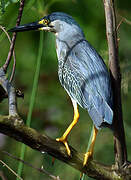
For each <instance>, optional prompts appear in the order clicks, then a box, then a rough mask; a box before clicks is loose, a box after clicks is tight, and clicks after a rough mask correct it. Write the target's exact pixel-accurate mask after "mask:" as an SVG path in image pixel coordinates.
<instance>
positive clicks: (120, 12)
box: [0, 0, 131, 180]
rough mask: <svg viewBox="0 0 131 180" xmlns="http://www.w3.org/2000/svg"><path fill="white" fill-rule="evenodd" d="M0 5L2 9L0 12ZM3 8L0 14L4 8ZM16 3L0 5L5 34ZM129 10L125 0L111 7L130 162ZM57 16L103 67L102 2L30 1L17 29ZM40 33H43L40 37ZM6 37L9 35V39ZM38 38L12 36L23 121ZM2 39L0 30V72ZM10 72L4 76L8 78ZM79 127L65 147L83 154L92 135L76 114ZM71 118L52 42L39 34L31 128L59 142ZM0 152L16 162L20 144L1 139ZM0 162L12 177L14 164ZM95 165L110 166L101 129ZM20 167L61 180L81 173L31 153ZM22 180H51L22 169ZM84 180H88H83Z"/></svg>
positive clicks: (74, 179)
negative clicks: (69, 19) (73, 26)
mask: <svg viewBox="0 0 131 180" xmlns="http://www.w3.org/2000/svg"><path fill="white" fill-rule="evenodd" d="M3 2H4V3H5V5H4V6H3ZM3 7H4V8H3ZM18 9H19V2H17V1H16V0H10V1H2V0H1V2H0V24H1V25H2V26H4V27H5V28H6V29H7V30H8V29H10V28H12V27H14V26H15V24H16V19H17V14H18ZM130 9H131V7H130V6H129V0H125V1H116V14H117V24H119V23H120V22H121V20H123V22H122V23H121V25H120V26H119V28H118V38H119V59H120V66H121V73H122V106H123V119H124V126H125V134H126V141H127V150H128V157H129V159H130V160H131V120H130V117H131V85H130V83H131V60H130V58H131V10H130ZM55 11H60V12H65V13H68V14H70V15H71V16H73V17H74V19H75V20H76V21H77V22H78V23H79V24H80V26H81V28H82V29H83V31H84V33H85V36H86V39H87V40H88V41H89V42H90V43H91V44H92V45H93V46H94V47H95V49H96V50H97V51H98V52H99V54H100V55H101V56H102V57H103V59H104V61H105V63H106V64H107V65H108V47H107V40H106V29H105V16H104V7H103V1H95V0H37V1H35V0H30V1H25V7H24V12H23V16H22V21H21V24H26V23H29V22H33V21H37V20H39V19H40V18H42V17H43V16H44V15H46V14H49V13H51V12H55ZM43 33H44V32H43ZM10 36H12V34H11V33H10ZM39 38H40V33H39V32H38V31H35V32H33V31H30V32H21V33H18V34H17V39H16V44H15V52H16V59H17V66H16V74H15V80H14V84H15V87H16V88H19V89H20V90H21V91H22V92H24V99H18V109H19V114H20V115H21V117H22V118H23V119H24V120H25V121H26V119H27V114H28V110H29V104H30V96H31V92H32V85H33V80H34V74H35V69H36V63H37V62H36V61H37V56H38V47H39ZM9 46H10V45H9V42H8V40H7V37H6V35H5V34H4V33H3V32H2V31H1V30H0V66H2V65H3V63H4V62H5V60H6V57H7V54H8V51H9ZM11 68H12V66H10V68H9V71H8V74H9V75H10V72H11V71H10V70H11ZM79 110H80V121H79V122H78V124H77V125H76V127H74V129H73V130H72V133H71V135H70V136H69V139H68V140H69V143H70V144H71V145H72V146H73V147H74V148H75V149H77V150H78V151H79V152H85V151H86V148H87V144H88V140H89V135H90V133H91V126H92V121H91V119H90V118H89V116H88V113H87V111H85V110H83V109H81V108H79ZM0 114H1V115H7V114H8V101H7V100H4V101H3V102H2V103H1V104H0ZM72 118H73V108H72V104H71V101H70V98H69V96H68V95H67V93H66V92H65V91H64V89H63V88H62V87H61V85H60V83H59V80H58V75H57V57H56V51H55V37H54V35H53V34H52V33H44V38H43V54H42V62H41V69H40V77H39V84H38V90H37V95H36V99H35V106H34V109H33V114H32V121H31V127H32V128H35V129H36V130H37V131H39V132H40V133H45V134H47V135H48V136H50V137H52V138H54V139H55V138H57V137H60V136H61V135H62V134H63V132H64V131H65V129H66V128H67V127H68V125H69V124H70V122H71V121H72ZM0 148H1V149H3V150H6V151H8V152H9V153H11V154H13V155H15V156H17V157H19V156H20V151H21V143H19V142H16V141H15V140H13V139H11V138H9V137H6V136H4V135H2V134H0ZM0 159H2V160H3V161H4V162H5V163H7V164H8V165H9V166H10V167H11V168H12V169H13V170H14V171H16V172H17V167H18V162H17V161H15V160H13V159H11V158H10V157H8V156H6V155H3V154H1V153H0ZM94 159H96V160H97V161H99V162H102V163H105V164H107V165H110V164H112V163H113V162H114V150H113V136H112V132H111V131H110V130H109V129H107V128H106V129H102V130H101V131H100V132H99V134H98V136H97V140H96V145H95V151H94ZM25 161H28V162H30V163H31V164H33V165H35V166H37V167H41V166H43V167H44V169H45V170H47V171H48V172H50V173H51V174H53V175H56V176H60V179H61V180H78V179H79V177H80V172H78V171H77V170H75V169H73V168H71V167H70V166H68V165H66V164H64V163H63V162H60V161H58V160H55V164H54V166H52V157H51V156H49V155H48V154H46V153H45V154H41V153H40V152H37V151H35V150H32V149H31V148H29V147H27V148H26V153H25ZM0 169H1V170H2V171H3V172H4V174H5V175H6V177H7V179H9V180H13V179H15V178H16V177H15V176H14V175H13V174H12V173H11V172H10V171H9V170H8V169H6V168H5V167H3V166H2V165H1V164H0ZM22 177H23V179H24V180H32V179H36V180H37V179H38V180H43V179H46V180H48V179H50V178H49V177H48V176H46V175H43V174H41V173H39V172H37V171H36V170H34V169H32V168H29V167H28V166H26V165H24V169H23V172H22ZM86 179H91V178H87V177H85V180H86Z"/></svg>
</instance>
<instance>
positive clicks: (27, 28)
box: [9, 21, 45, 32]
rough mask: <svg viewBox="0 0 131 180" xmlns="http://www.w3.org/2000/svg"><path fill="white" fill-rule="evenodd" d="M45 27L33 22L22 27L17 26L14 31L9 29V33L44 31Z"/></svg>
mask: <svg viewBox="0 0 131 180" xmlns="http://www.w3.org/2000/svg"><path fill="white" fill-rule="evenodd" d="M44 27H45V26H44V25H43V24H41V23H39V21H38V22H33V23H29V24H24V25H21V26H16V27H14V28H12V29H9V32H22V31H30V30H42V29H43V28H44Z"/></svg>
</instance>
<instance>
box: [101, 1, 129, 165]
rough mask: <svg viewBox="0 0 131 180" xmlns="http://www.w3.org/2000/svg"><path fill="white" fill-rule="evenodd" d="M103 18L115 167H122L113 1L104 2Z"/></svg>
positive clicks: (122, 134)
mask: <svg viewBox="0 0 131 180" xmlns="http://www.w3.org/2000/svg"><path fill="white" fill-rule="evenodd" d="M104 8H105V18H106V34H107V40H108V49H109V66H110V72H111V81H112V89H113V104H114V109H113V110H114V120H113V129H114V149H115V162H116V165H118V166H120V167H121V166H122V165H123V164H124V163H126V162H127V150H126V142H125V132H124V126H123V118H122V105H121V73H120V66H119V58H118V41H117V32H116V28H117V26H116V15H115V8H114V0H104Z"/></svg>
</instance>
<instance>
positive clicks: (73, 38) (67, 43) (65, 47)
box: [56, 32, 85, 63]
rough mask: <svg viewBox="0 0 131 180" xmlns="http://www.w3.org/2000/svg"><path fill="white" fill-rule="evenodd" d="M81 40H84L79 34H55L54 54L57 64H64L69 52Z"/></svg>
mask: <svg viewBox="0 0 131 180" xmlns="http://www.w3.org/2000/svg"><path fill="white" fill-rule="evenodd" d="M82 39H85V37H84V36H83V34H81V33H79V32H78V33H70V34H67V33H65V34H57V35H56V52H57V57H58V63H64V61H65V58H66V56H67V54H68V53H69V51H70V50H71V49H72V47H74V46H75V45H76V44H77V43H78V42H79V41H81V40H82Z"/></svg>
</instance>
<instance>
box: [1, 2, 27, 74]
mask: <svg viewBox="0 0 131 180" xmlns="http://www.w3.org/2000/svg"><path fill="white" fill-rule="evenodd" d="M24 2H25V0H21V1H20V8H19V14H18V18H17V21H16V26H19V24H20V21H21V17H22V12H23V8H24ZM15 40H16V32H14V33H13V37H12V41H11V45H10V50H9V53H8V57H7V59H6V62H5V64H4V65H3V69H4V71H5V73H6V72H7V68H8V66H9V64H10V61H11V57H12V54H13V50H14V46H15Z"/></svg>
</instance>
